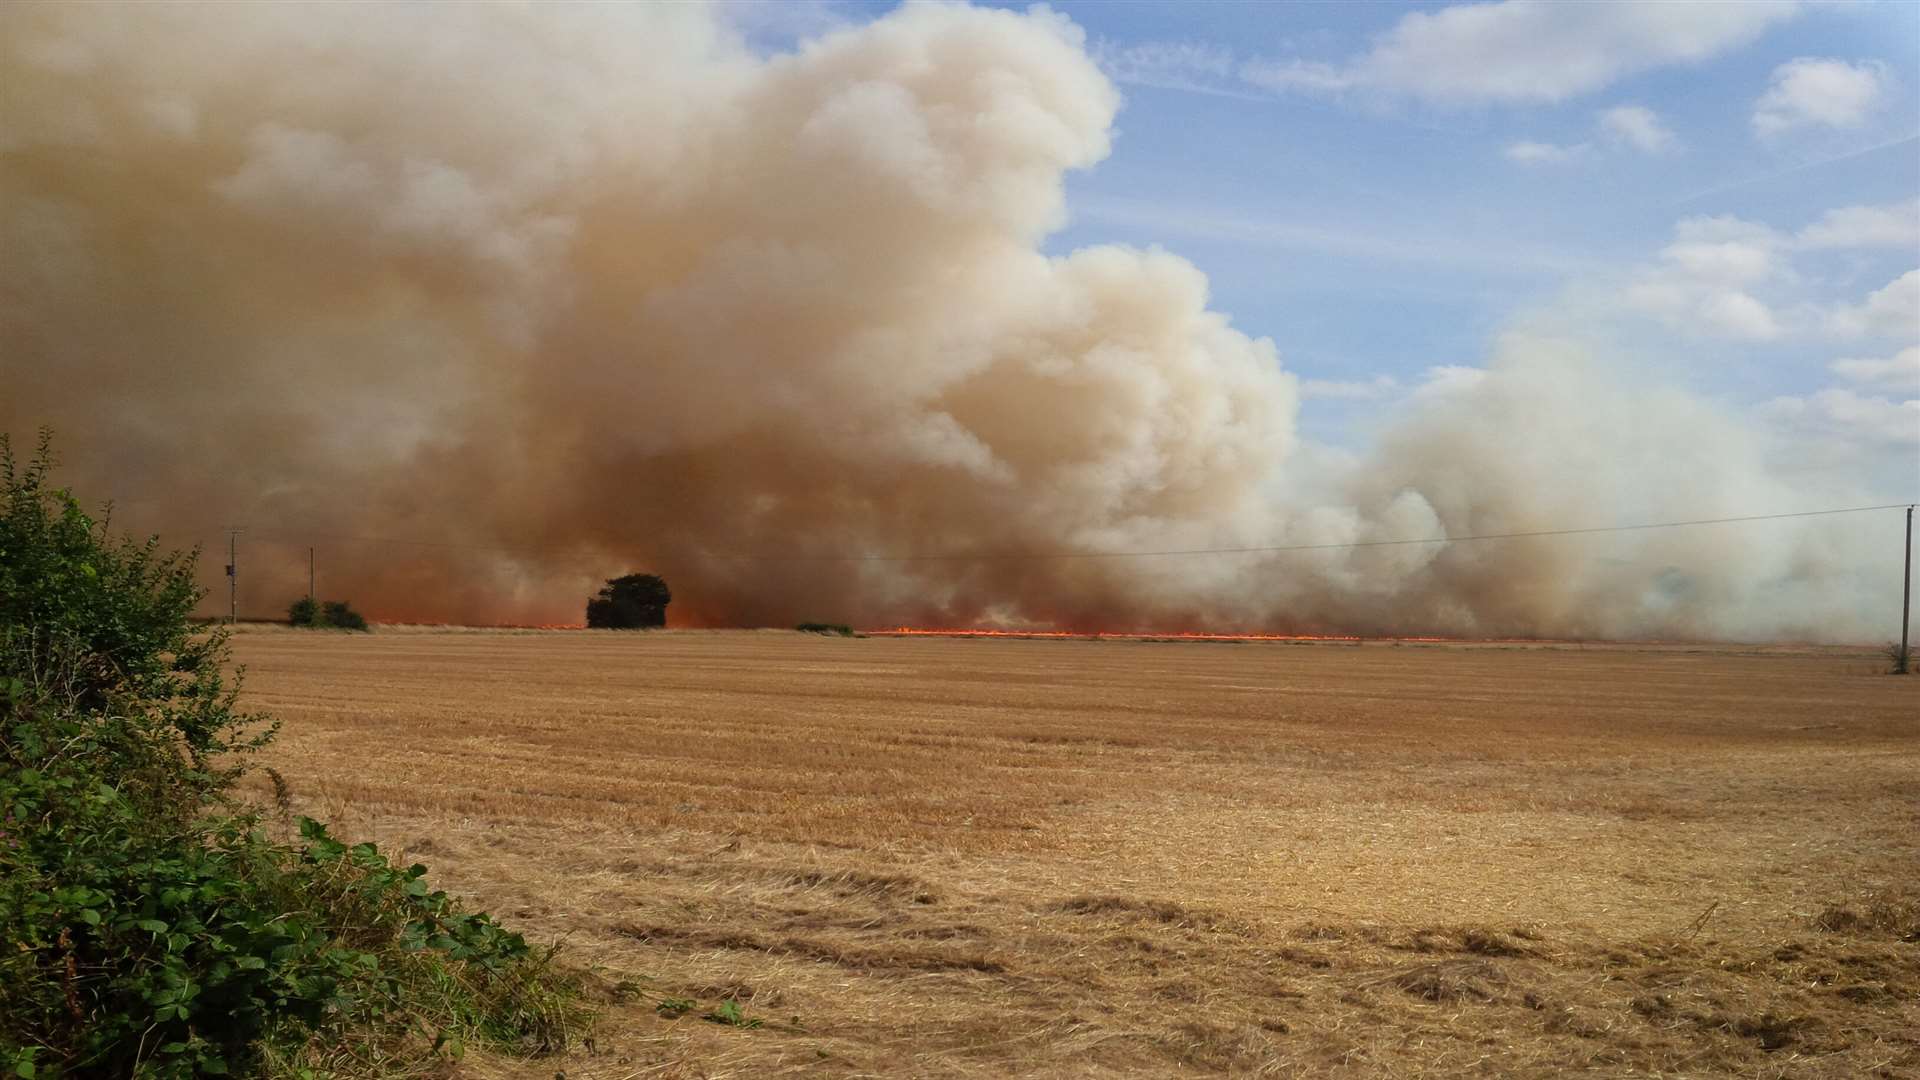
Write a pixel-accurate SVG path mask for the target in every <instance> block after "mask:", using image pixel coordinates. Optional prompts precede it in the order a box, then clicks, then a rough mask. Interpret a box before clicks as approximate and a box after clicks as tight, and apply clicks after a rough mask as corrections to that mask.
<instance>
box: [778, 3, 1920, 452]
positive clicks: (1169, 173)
mask: <svg viewBox="0 0 1920 1080" xmlns="http://www.w3.org/2000/svg"><path fill="white" fill-rule="evenodd" d="M891 6H892V5H891V4H819V5H811V6H809V7H807V8H805V9H797V8H793V7H788V8H785V9H783V11H784V12H785V15H786V17H787V19H788V21H787V22H786V23H785V24H784V25H785V26H786V27H787V30H786V32H787V33H792V32H794V31H795V30H804V29H808V28H814V27H818V26H825V25H831V24H832V23H833V22H835V21H840V22H858V21H863V20H865V19H869V18H872V17H876V16H878V15H879V14H882V13H884V12H885V11H886V10H888V9H889V8H890V7H891ZM1003 6H1010V7H1014V6H1017V7H1025V5H1003ZM1053 7H1054V8H1055V9H1056V10H1059V11H1062V12H1064V13H1065V14H1066V15H1068V16H1069V17H1070V18H1072V19H1073V20H1074V21H1075V22H1076V23H1077V24H1078V25H1079V26H1081V27H1082V28H1083V29H1084V30H1085V33H1086V36H1087V45H1088V50H1089V51H1090V52H1091V53H1092V54H1093V55H1095V56H1096V57H1097V58H1098V59H1099V60H1100V61H1101V63H1102V66H1103V67H1104V68H1105V69H1106V70H1107V71H1108V73H1109V75H1110V77H1112V78H1113V79H1114V80H1115V82H1116V83H1117V84H1118V85H1119V87H1120V89H1121V91H1122V93H1123V94H1124V97H1125V105H1124V107H1123V109H1122V110H1121V113H1120V116H1119V119H1118V122H1117V134H1116V138H1115V140H1114V149H1113V153H1112V155H1111V156H1110V157H1109V158H1108V159H1107V160H1106V161H1104V162H1102V163H1101V164H1099V165H1098V166H1096V167H1095V168H1093V169H1091V170H1088V171H1084V172H1081V173H1077V174H1075V175H1073V176H1072V177H1071V178H1070V180H1069V183H1068V208H1069V214H1070V221H1069V224H1068V225H1067V226H1066V227H1065V228H1064V229H1063V230H1062V231H1060V232H1059V233H1057V234H1056V235H1055V236H1053V237H1052V238H1051V240H1050V241H1049V248H1050V250H1054V251H1059V252H1065V251H1069V250H1072V249H1075V248H1078V247H1082V246H1085V245H1089V244H1096V243H1107V242H1121V243H1128V244H1135V245H1141V246H1152V245H1160V246H1164V247H1166V248H1167V249H1169V250H1172V251H1175V252H1177V253H1179V254H1181V255H1183V256H1185V257H1187V258H1189V259H1191V260H1192V261H1193V262H1194V263H1196V264H1197V265H1198V266H1199V267H1200V268H1201V269H1203V270H1204V271H1205V272H1206V273H1207V274H1208V275H1209V277H1210V279H1211V281H1212V288H1213V306H1214V307H1215V308H1217V309H1218V310H1221V311H1224V312H1226V313H1228V314H1229V315H1230V316H1231V317H1232V318H1233V320H1234V322H1235V324H1236V325H1237V326H1239V327H1240V328H1241V329H1243V330H1245V331H1247V332H1249V333H1252V334H1255V335H1260V336H1266V337H1269V338H1271V339H1272V340H1273V341H1274V343H1275V344H1276V345H1277V346H1278V348H1279V350H1280V353H1281V356H1282V358H1283V362H1284V363H1285V364H1286V366H1287V367H1288V368H1289V369H1290V370H1292V371H1294V372H1295V373H1296V374H1298V375H1300V376H1301V377H1302V379H1303V380H1307V383H1306V386H1307V389H1308V391H1309V394H1308V400H1307V401H1306V403H1305V405H1304V407H1303V411H1302V418H1301V421H1302V428H1303V430H1304V431H1305V433H1306V434H1308V435H1309V436H1310V437H1313V438H1315V439H1317V440H1320V441H1323V442H1327V443H1331V444H1334V445H1355V444H1356V443H1358V442H1362V441H1364V438H1365V432H1366V431H1367V429H1368V427H1369V423H1370V418H1372V417H1374V416H1377V415H1379V414H1380V412H1381V410H1384V409H1387V408H1390V407H1391V405H1392V403H1393V401H1394V400H1395V399H1396V397H1397V396H1401V395H1404V394H1406V393H1409V392H1411V391H1412V390H1413V389H1414V388H1415V387H1417V386H1418V385H1419V384H1420V382H1421V381H1422V380H1423V379H1424V378H1425V377H1426V373H1427V372H1428V371H1429V370H1430V369H1432V368H1434V367H1437V366H1450V365H1469V366H1470V365H1475V364H1478V363H1480V362H1482V361H1483V360H1484V358H1485V356H1486V354H1487V352H1488V348H1489V343H1490V341H1491V339H1492V337H1493V336H1494V335H1496V334H1497V333H1499V332H1500V330H1501V329H1502V328H1503V327H1506V326H1510V325H1513V324H1514V323H1515V322H1516V321H1519V320H1526V319H1540V318H1547V319H1550V320H1556V321H1557V322H1558V323H1560V324H1563V325H1576V324H1577V325H1578V326H1580V327H1581V329H1582V332H1584V333H1589V334H1592V335H1593V336H1595V337H1596V338H1601V339H1604V340H1605V342H1606V343H1607V345H1608V347H1610V348H1617V349H1619V350H1621V351H1622V352H1623V353H1627V354H1630V355H1633V356H1635V357H1638V358H1640V359H1641V361H1642V362H1645V363H1647V364H1649V365H1653V366H1657V367H1659V368H1661V369H1662V370H1663V371H1665V372H1667V373H1668V375H1669V377H1671V378H1673V379H1674V380H1676V381H1679V382H1681V383H1683V384H1686V385H1688V386H1690V387H1691V388H1693V389H1696V390H1699V391H1702V392H1706V393H1710V394H1712V395H1715V396H1717V397H1721V398H1724V399H1727V400H1728V401H1729V402H1730V403H1731V404H1734V405H1737V406H1739V407H1742V408H1747V409H1751V410H1754V411H1755V412H1756V413H1757V414H1760V415H1763V416H1765V417H1768V418H1771V419H1772V420H1774V421H1781V422H1791V423H1792V424H1796V425H1800V426H1803V427H1805V426H1812V427H1814V428H1819V429H1822V431H1823V432H1824V433H1825V434H1828V435H1836V436H1837V437H1851V436H1853V435H1857V434H1859V432H1860V431H1861V430H1863V428H1864V430H1865V431H1867V432H1868V438H1867V441H1869V442H1871V443H1874V444H1886V443H1889V442H1891V443H1892V444H1894V445H1896V446H1900V447H1903V448H1904V449H1903V452H1906V453H1908V454H1909V457H1910V458H1911V459H1912V460H1914V461H1916V462H1920V400H1916V399H1920V352H1915V351H1913V347H1914V346H1915V345H1916V342H1917V341H1920V299H1916V298H1917V297H1920V279H1907V280H1906V281H1904V282H1902V281H1900V280H1899V279H1901V278H1902V275H1904V274H1907V273H1908V272H1910V271H1913V270H1915V268H1916V266H1920V224H1916V218H1920V202H1917V200H1920V4H1912V3H1884V4H1792V3H1781V4H1764V3H1757V2H1747V3H1738V4H1712V3H1694V4H1632V3H1607V4H1598V3H1595V4H1576V3H1562V4H1553V5H1543V4H1533V3H1528V2H1526V0H1521V2H1508V3H1482V4H1470V5H1443V4H1422V5H1402V4H1345V3H1295V4H1224V3H1221V4H1209V3H1164V4H1163V3H1079V2H1071V0H1070V2H1065V3H1058V4H1055V5H1053ZM759 14H761V15H762V16H764V15H766V14H768V13H767V12H766V11H764V10H763V11H761V12H760V13H759ZM755 22H756V24H757V25H762V24H765V23H766V22H768V20H765V19H758V20H755ZM776 33H777V31H776ZM774 44H775V46H776V47H777V45H778V43H777V42H775V43H774ZM1830 213H1837V214H1839V215H1841V216H1840V217H1837V218H1834V219H1832V220H1831V221H1828V223H1827V224H1826V225H1823V224H1822V222H1823V221H1826V220H1827V219H1826V215H1828V214H1830ZM1849 215H1850V216H1849ZM1843 225H1844V226H1846V227H1845V228H1842V227H1841V226H1843ZM1849 230H1851V231H1849ZM1890 286H1891V287H1892V292H1891V293H1890V294H1888V295H1885V296H1882V297H1881V298H1880V300H1879V301H1873V300H1872V294H1874V293H1875V292H1876V290H1881V289H1884V288H1888V287H1890ZM1875 304H1877V308H1876V309H1875V310H1876V311H1877V312H1878V314H1876V315H1874V316H1873V317H1871V318H1868V317H1866V316H1865V315H1864V314H1863V313H1864V312H1866V310H1867V309H1868V308H1869V307H1873V306H1874V305H1875ZM1849 363H1850V364H1851V366H1850V367H1849V366H1846V365H1848V364H1849ZM1836 365H1840V366H1836ZM1875 365H1880V366H1875ZM1909 435H1910V436H1911V438H1910V439H1909V438H1908V436H1909Z"/></svg>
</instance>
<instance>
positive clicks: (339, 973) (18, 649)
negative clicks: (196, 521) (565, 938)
mask: <svg viewBox="0 0 1920 1080" xmlns="http://www.w3.org/2000/svg"><path fill="white" fill-rule="evenodd" d="M50 470H51V458H50V455H49V454H48V452H47V446H46V440H45V439H44V437H43V439H42V441H41V445H40V448H39V451H38V452H37V453H36V454H35V456H34V458H33V460H32V461H31V462H30V463H29V464H27V465H26V466H25V467H24V468H22V467H21V466H20V465H19V464H18V463H17V462H16V461H15V459H14V455H13V451H12V447H11V445H10V444H9V443H8V441H7V440H6V437H5V436H4V435H0V484H3V485H4V491H3V492H0V942H4V943H5V945H4V947H0V1075H15V1076H58V1075H72V1076H124V1075H140V1076H152V1077H165V1078H173V1077H197V1076H218V1075H237V1074H248V1073H252V1074H261V1075H269V1076H318V1075H322V1074H329V1075H356V1076H392V1075H404V1074H407V1073H412V1072H418V1071H421V1070H422V1069H424V1068H426V1067H428V1066H430V1065H431V1064H432V1062H433V1060H434V1059H435V1058H436V1057H438V1056H441V1055H444V1054H446V1053H448V1052H457V1050H458V1049H459V1048H460V1047H462V1046H464V1045H465V1044H466V1043H468V1042H481V1043H486V1044H491V1045H494V1046H498V1047H502V1048H505V1049H509V1050H514V1051H520V1052H527V1053H536V1052H541V1051H544V1050H552V1049H557V1048H559V1047H561V1046H563V1045H564V1044H565V1043H566V1041H567V1039H568V1036H569V1032H571V1031H572V1030H574V1029H576V1028H577V1027H578V1026H579V1025H580V1024H582V1023H583V1022H585V1019H586V1015H585V1013H584V1011H583V1010H582V1008H581V1007H580V1006H579V1004H578V995H577V993H576V992H575V990H574V988H573V986H572V984H571V982H570V981H569V980H568V979H567V978H566V977H564V976H563V975H562V974H561V973H560V972H558V970H557V969H555V968H554V967H553V966H552V963H551V961H552V952H551V951H550V950H547V951H535V950H532V949H530V948H529V947H528V945H527V943H526V942H525V941H524V940H523V939H522V938H521V937H520V936H519V935H517V934H512V933H509V932H507V931H506V930H504V929H502V928H501V927H499V926H498V925H497V924H495V923H494V922H493V921H492V920H491V919H489V918H488V917H487V916H486V915H484V914H480V913H469V912H465V911H463V910H462V909H461V908H460V906H459V905H458V904H457V903H455V902H454V901H453V900H452V899H450V898H449V897H448V896H447V895H446V894H445V893H441V892H436V891H433V890H431V889H430V888H429V887H428V886H427V884H426V882H425V880H424V877H423V875H424V874H425V873H426V869H425V867H420V866H413V867H408V868H406V869H400V868H396V867H393V866H391V865H389V864H388V862H387V860H386V859H385V857H384V856H382V855H381V854H380V853H379V852H378V851H376V850H375V849H374V848H373V847H372V846H371V845H365V844H361V845H355V846H348V845H346V844H343V843H341V842H340V841H338V840H335V839H334V838H333V837H332V836H330V835H328V833H327V831H326V829H325V827H323V826H321V825H320V824H318V823H317V822H313V821H309V820H305V819H302V820H301V821H300V827H299V834H298V836H297V838H296V837H293V836H288V837H286V838H284V839H275V838H273V837H272V836H270V835H269V830H268V829H267V828H266V827H265V823H264V822H263V820H262V819H261V817H260V816H259V814H258V813H256V812H255V811H253V810H252V809H250V808H249V807H247V806H246V805H244V804H242V803H241V802H239V801H238V800H237V799H236V798H235V797H234V795H233V784H234V782H235V780H236V779H237V778H238V777H239V776H241V775H242V772H243V769H244V767H245V764H246V761H247V757H248V754H249V753H250V752H252V751H254V750H257V749H259V748H260V747H261V746H263V745H264V744H265V743H266V742H267V740H268V739H269V738H270V737H271V736H272V734H273V728H272V727H271V725H269V724H267V723H266V722H265V721H264V720H263V718H261V717H258V716H254V715H250V714H246V713H242V712H240V711H238V710H237V709H236V707H235V694H236V692H237V687H236V686H235V685H234V684H233V683H231V682H230V681H229V680H227V679H226V677H225V674H224V671H225V667H226V661H227V648H226V638H225V635H224V632H222V631H220V630H218V629H217V628H216V629H213V630H211V631H208V632H196V630H195V628H194V627H193V626H192V625H191V624H190V623H189V621H188V617H189V615H190V613H191V611H192V609H193V606H194V604H195V603H196V602H197V600H198V598H199V593H198V591H197V590H196V589H195V587H194V585H193V568H194V556H193V555H192V554H187V555H168V554H162V553H160V552H159V551H158V550H157V546H156V545H155V543H154V542H152V541H149V542H147V543H145V544H135V543H131V542H127V541H121V540H115V539H113V538H111V536H110V535H109V534H108V532H107V529H106V526H105V524H104V523H102V522H96V521H95V520H93V519H92V518H91V517H89V516H88V515H87V514H86V513H85V512H83V511H82V510H81V509H80V506H79V504H78V503H77V501H75V500H74V499H73V497H72V496H71V495H70V494H68V493H67V492H65V491H63V490H59V489H56V488H53V487H51V486H50V485H49V483H48V474H49V472H50Z"/></svg>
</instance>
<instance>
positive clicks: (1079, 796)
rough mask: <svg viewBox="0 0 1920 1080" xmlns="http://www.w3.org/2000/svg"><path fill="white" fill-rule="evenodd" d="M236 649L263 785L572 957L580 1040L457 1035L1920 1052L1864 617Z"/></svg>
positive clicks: (619, 1050) (1237, 1065)
mask: <svg viewBox="0 0 1920 1080" xmlns="http://www.w3.org/2000/svg"><path fill="white" fill-rule="evenodd" d="M236 653H237V655H238V658H239V659H240V660H241V661H242V662H243V663H245V664H246V665H247V666H248V684H247V686H248V690H247V700H248V703H249V704H251V705H252V706H254V707H256V708H261V709H265V710H268V711H270V712H272V713H274V714H275V715H277V716H279V717H280V718H282V719H283V720H284V721H285V730H284V733H283V735H282V737H281V739H280V741H279V743H278V744H276V746H275V747H274V749H273V750H272V751H271V754H270V759H271V764H273V765H274V766H275V767H276V768H277V769H278V770H279V771H280V772H281V773H282V774H284V776H285V778H286V781H287V783H288V784H289V785H290V786H291V788H292V791H293V795H294V800H295V804H296V806H297V807H298V808H299V809H300V810H302V811H305V812H310V813H313V814H315V815H316V816H321V817H324V818H327V819H330V820H332V821H333V822H335V823H336V824H337V825H338V828H337V829H336V832H339V833H341V834H343V835H352V836H356V837H361V838H370V839H374V840H377V841H378V842H380V843H381V844H382V845H384V846H387V847H390V848H393V849H397V850H400V851H404V852H405V853H406V854H407V855H408V856H409V857H414V858H418V859H420V860H421V861H424V862H427V863H428V864H430V865H431V866H432V867H433V869H434V872H435V877H436V880H437V881H439V882H440V883H441V884H443V885H444V886H445V887H448V888H451V889H453V890H455V891H458V892H461V893H464V894H466V895H469V896H471V897H473V898H474V899H475V900H476V901H477V902H478V903H480V904H482V905H484V906H486V907H488V908H489V909H491V910H493V911H495V912H497V913H498V914H500V915H501V916H503V917H504V918H506V919H507V920H508V921H509V922H511V923H513V924H515V925H516V926H517V927H519V928H521V929H524V930H526V931H528V932H529V936H530V937H544V938H560V939H563V940H564V941H565V942H566V949H567V954H568V955H569V956H570V957H571V958H572V959H573V961H574V962H576V963H579V964H582V965H588V966H591V967H592V968H593V970H594V976H593V978H594V981H595V985H596V987H597V992H598V993H600V994H601V995H602V996H603V997H605V998H606V999H607V1000H608V1001H609V1005H608V1014H607V1019H606V1021H605V1023H604V1025H603V1026H602V1028H601V1030H600V1031H599V1032H598V1034H597V1037H596V1039H595V1042H594V1044H593V1052H591V1053H589V1052H587V1051H585V1050H582V1051H580V1052H577V1053H573V1054H570V1055H569V1056H568V1057H566V1058H565V1059H562V1060H559V1061H553V1060H548V1061H542V1062H533V1063H516V1062H509V1061H500V1060H474V1059H469V1060H467V1061H465V1062H463V1063H461V1064H460V1065H459V1066H458V1068H459V1069H460V1070H461V1075H469V1076H476V1077H489V1076H527V1077H543V1078H545V1077H551V1076H553V1075H554V1073H555V1072H556V1071H557V1070H560V1069H564V1070H565V1075H566V1076H567V1077H568V1078H569V1080H581V1078H605V1080H614V1078H625V1077H746V1076H769V1075H806V1076H822V1075H825V1076H871V1075H880V1074H889V1075H914V1076H964V1077H987V1076H1004V1075H1035V1076H1109V1075H1156V1076H1158V1075H1174V1074H1204V1073H1235V1074H1245V1075H1268V1074H1271V1075H1313V1076H1321V1075H1329V1076H1374V1075H1394V1076H1452V1075H1533V1076H1550V1075H1562V1074H1567V1073H1589V1074H1594V1075H1608V1076H1616V1075H1633V1074H1652V1075H1662V1076H1682V1075H1684V1076H1702V1075H1740V1076H1808V1077H1827V1076H1831V1077H1857V1076H1920V680H1914V679H1897V678H1890V677H1885V676H1882V675H1879V674H1877V672H1878V671H1879V670H1880V666H1879V664H1878V663H1877V662H1876V660H1875V658H1874V657H1873V656H1872V655H1870V654H1869V653H1867V652H1864V651H1860V652H1850V651H1846V650H1813V649H1808V650H1795V649H1748V650H1739V649H1712V648H1695V647H1672V646H1669V647H1605V648H1598V647H1589V648H1582V647H1571V646H1569V647H1551V648H1525V647H1454V646H1415V645H1405V646H1393V645H1388V644H1379V643H1372V644H1367V645H1363V646H1351V645H1284V644H1270V643H1247V644H1226V643H1152V642H1123V641H1102V642H1089V641H1030V640H948V639H925V638H915V639H882V638H873V639H856V640H849V639H841V638H822V637H818V636H814V635H802V634H791V633H780V632H738V633H698V632H684V633H683V632H668V633H658V634H648V635H620V634H601V633H587V632H572V633H520V634H504V633H503V634H486V633H412V634H408V633H391V632H388V633H380V634H375V635H372V636H364V637H360V636H355V637H349V636H338V635H330V634H292V633H260V632H244V633H242V634H240V635H239V636H238V637H237V639H236ZM263 790H264V788H263ZM663 999H685V1000H687V1001H689V1002H695V1003H697V1004H695V1005H694V1006H693V1007H692V1008H691V1009H690V1010H688V1011H686V1012H685V1013H684V1015H681V1016H679V1017H678V1018H671V1017H668V1016H666V1015H663V1014H662V1012H661V1011H660V1010H659V1009H658V1008H657V1006H658V1004H659V1002H660V1001H662V1000H663ZM725 999H734V1000H737V1001H738V1002H739V1003H740V1006H741V1007H742V1009H743V1010H744V1013H745V1015H746V1016H748V1017H751V1018H757V1019H760V1020H762V1021H764V1026H761V1027H758V1028H753V1029H746V1028H740V1027H733V1026H725V1025H721V1024H716V1023H708V1022H703V1021H702V1020H701V1019H700V1014H701V1013H702V1012H704V1011H707V1010H709V1009H712V1008H713V1007H715V1006H716V1005H717V1004H718V1003H719V1002H721V1001H723V1000H725ZM667 1011H669V1012H671V1011H673V1010H672V1009H669V1010H667Z"/></svg>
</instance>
